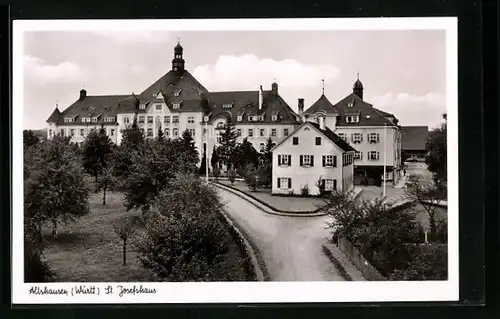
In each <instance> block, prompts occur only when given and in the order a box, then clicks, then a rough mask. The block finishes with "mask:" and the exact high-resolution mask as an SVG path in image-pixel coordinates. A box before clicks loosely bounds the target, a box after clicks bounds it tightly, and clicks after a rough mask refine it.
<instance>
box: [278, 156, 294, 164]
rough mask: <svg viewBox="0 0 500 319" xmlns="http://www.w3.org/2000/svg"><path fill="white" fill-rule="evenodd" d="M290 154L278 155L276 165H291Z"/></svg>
mask: <svg viewBox="0 0 500 319" xmlns="http://www.w3.org/2000/svg"><path fill="white" fill-rule="evenodd" d="M291 164H292V155H278V165H280V166H291Z"/></svg>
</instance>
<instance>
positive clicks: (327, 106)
mask: <svg viewBox="0 0 500 319" xmlns="http://www.w3.org/2000/svg"><path fill="white" fill-rule="evenodd" d="M317 112H325V113H327V114H332V113H335V109H334V107H333V104H332V103H330V101H329V100H328V98H327V97H326V96H325V95H324V94H321V96H320V97H319V99H318V100H317V101H316V102H314V103H313V104H312V105H311V106H310V107H309V108H308V109H307V110H306V111H304V113H303V114H307V115H312V114H315V113H317Z"/></svg>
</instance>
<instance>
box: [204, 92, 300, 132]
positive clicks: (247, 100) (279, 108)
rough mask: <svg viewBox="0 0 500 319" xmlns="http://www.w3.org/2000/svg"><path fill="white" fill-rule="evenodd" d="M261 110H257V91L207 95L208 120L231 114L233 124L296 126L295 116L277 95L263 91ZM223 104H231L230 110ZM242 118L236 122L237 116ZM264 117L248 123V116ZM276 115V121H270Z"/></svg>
mask: <svg viewBox="0 0 500 319" xmlns="http://www.w3.org/2000/svg"><path fill="white" fill-rule="evenodd" d="M262 100H263V102H262V104H263V105H262V109H261V110H259V107H258V104H259V91H231V92H211V93H209V103H210V106H211V108H212V115H211V118H210V120H214V119H216V118H218V117H220V116H226V114H231V116H232V118H233V122H234V123H235V124H246V123H252V124H258V123H276V124H298V123H299V122H298V121H297V114H296V113H295V112H294V111H293V110H292V109H291V108H290V106H289V105H288V104H287V103H286V102H285V100H283V98H282V97H281V96H279V95H278V94H274V93H273V92H272V91H263V94H262ZM225 104H232V107H231V108H224V107H223V106H224V105H225ZM240 115H241V116H242V121H237V118H236V117H237V116H240ZM250 115H254V116H257V115H261V116H264V119H263V121H258V122H254V121H252V122H249V121H248V116H250ZM273 115H277V120H276V121H272V116H273Z"/></svg>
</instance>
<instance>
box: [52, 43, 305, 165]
mask: <svg viewBox="0 0 500 319" xmlns="http://www.w3.org/2000/svg"><path fill="white" fill-rule="evenodd" d="M235 76H236V75H235ZM256 87H259V85H256ZM134 118H137V120H138V123H139V126H140V128H141V129H143V131H144V133H145V136H146V137H150V138H152V137H155V136H156V135H157V132H158V129H162V130H163V131H164V134H165V135H166V136H167V137H170V138H177V137H179V136H180V135H181V134H182V132H183V131H184V130H189V131H190V133H191V135H192V136H193V138H194V140H195V145H196V147H197V149H198V151H199V153H200V158H201V157H202V156H203V154H204V152H205V151H206V152H207V153H208V156H207V159H208V160H210V157H211V153H212V149H213V146H214V144H218V143H219V142H220V133H221V130H222V129H223V128H224V126H225V124H226V123H227V120H228V118H231V119H232V122H233V123H234V124H235V125H236V128H237V132H238V134H239V138H238V141H239V142H240V141H242V140H243V138H245V137H246V138H248V140H249V141H250V142H251V143H252V144H253V146H254V147H255V148H256V149H257V150H259V149H260V148H261V147H263V146H264V144H265V142H266V140H267V139H268V138H269V137H270V138H271V139H272V140H273V142H274V143H278V142H279V141H281V140H282V139H283V138H285V137H287V136H288V135H289V134H291V133H292V132H293V131H294V129H295V128H296V127H297V126H298V125H300V117H299V116H298V115H297V114H296V113H295V112H294V111H293V110H292V109H291V108H290V106H289V105H288V104H287V103H286V102H285V101H284V100H283V99H282V98H281V97H280V95H279V93H278V84H277V83H273V84H272V86H271V90H266V91H265V90H263V89H262V86H260V89H259V90H255V91H232V92H209V91H208V90H207V89H206V88H205V87H203V85H201V84H200V83H199V82H198V81H197V80H196V79H195V78H194V77H193V76H192V75H191V74H190V73H189V71H187V70H186V68H185V61H184V59H183V48H182V46H181V45H180V44H177V45H176V46H175V48H174V58H173V60H172V68H171V70H169V71H168V72H167V73H166V74H165V75H164V76H162V77H161V78H160V79H158V80H157V81H156V82H154V83H153V84H152V85H150V86H149V87H148V88H146V89H145V90H144V91H142V93H140V94H138V95H134V94H133V93H132V94H131V95H130V94H129V95H106V96H95V95H87V91H86V90H84V89H82V90H81V91H80V95H79V97H78V99H77V100H76V101H75V102H74V103H73V104H71V105H70V106H69V107H67V108H66V109H65V110H64V111H62V112H61V111H59V109H58V108H57V106H56V109H55V110H54V111H53V113H52V114H51V115H50V117H49V118H48V119H47V124H48V129H47V135H48V136H47V137H48V138H51V137H53V136H54V135H56V134H60V135H65V136H71V137H72V138H71V140H72V141H73V142H82V141H83V140H84V139H85V136H86V135H87V134H88V133H89V131H90V130H91V129H98V128H99V127H100V126H101V125H104V126H105V128H106V131H107V133H108V135H109V136H110V138H111V139H112V141H113V142H115V143H116V144H119V143H120V142H121V139H122V132H123V129H125V128H126V127H127V126H128V125H131V124H132V122H133V120H134Z"/></svg>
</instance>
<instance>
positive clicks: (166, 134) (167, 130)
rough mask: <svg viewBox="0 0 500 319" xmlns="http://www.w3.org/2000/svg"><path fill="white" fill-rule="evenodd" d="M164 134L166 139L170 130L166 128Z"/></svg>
mask: <svg viewBox="0 0 500 319" xmlns="http://www.w3.org/2000/svg"><path fill="white" fill-rule="evenodd" d="M164 132H165V136H166V137H169V136H170V129H168V128H166V129H165V131H164Z"/></svg>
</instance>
